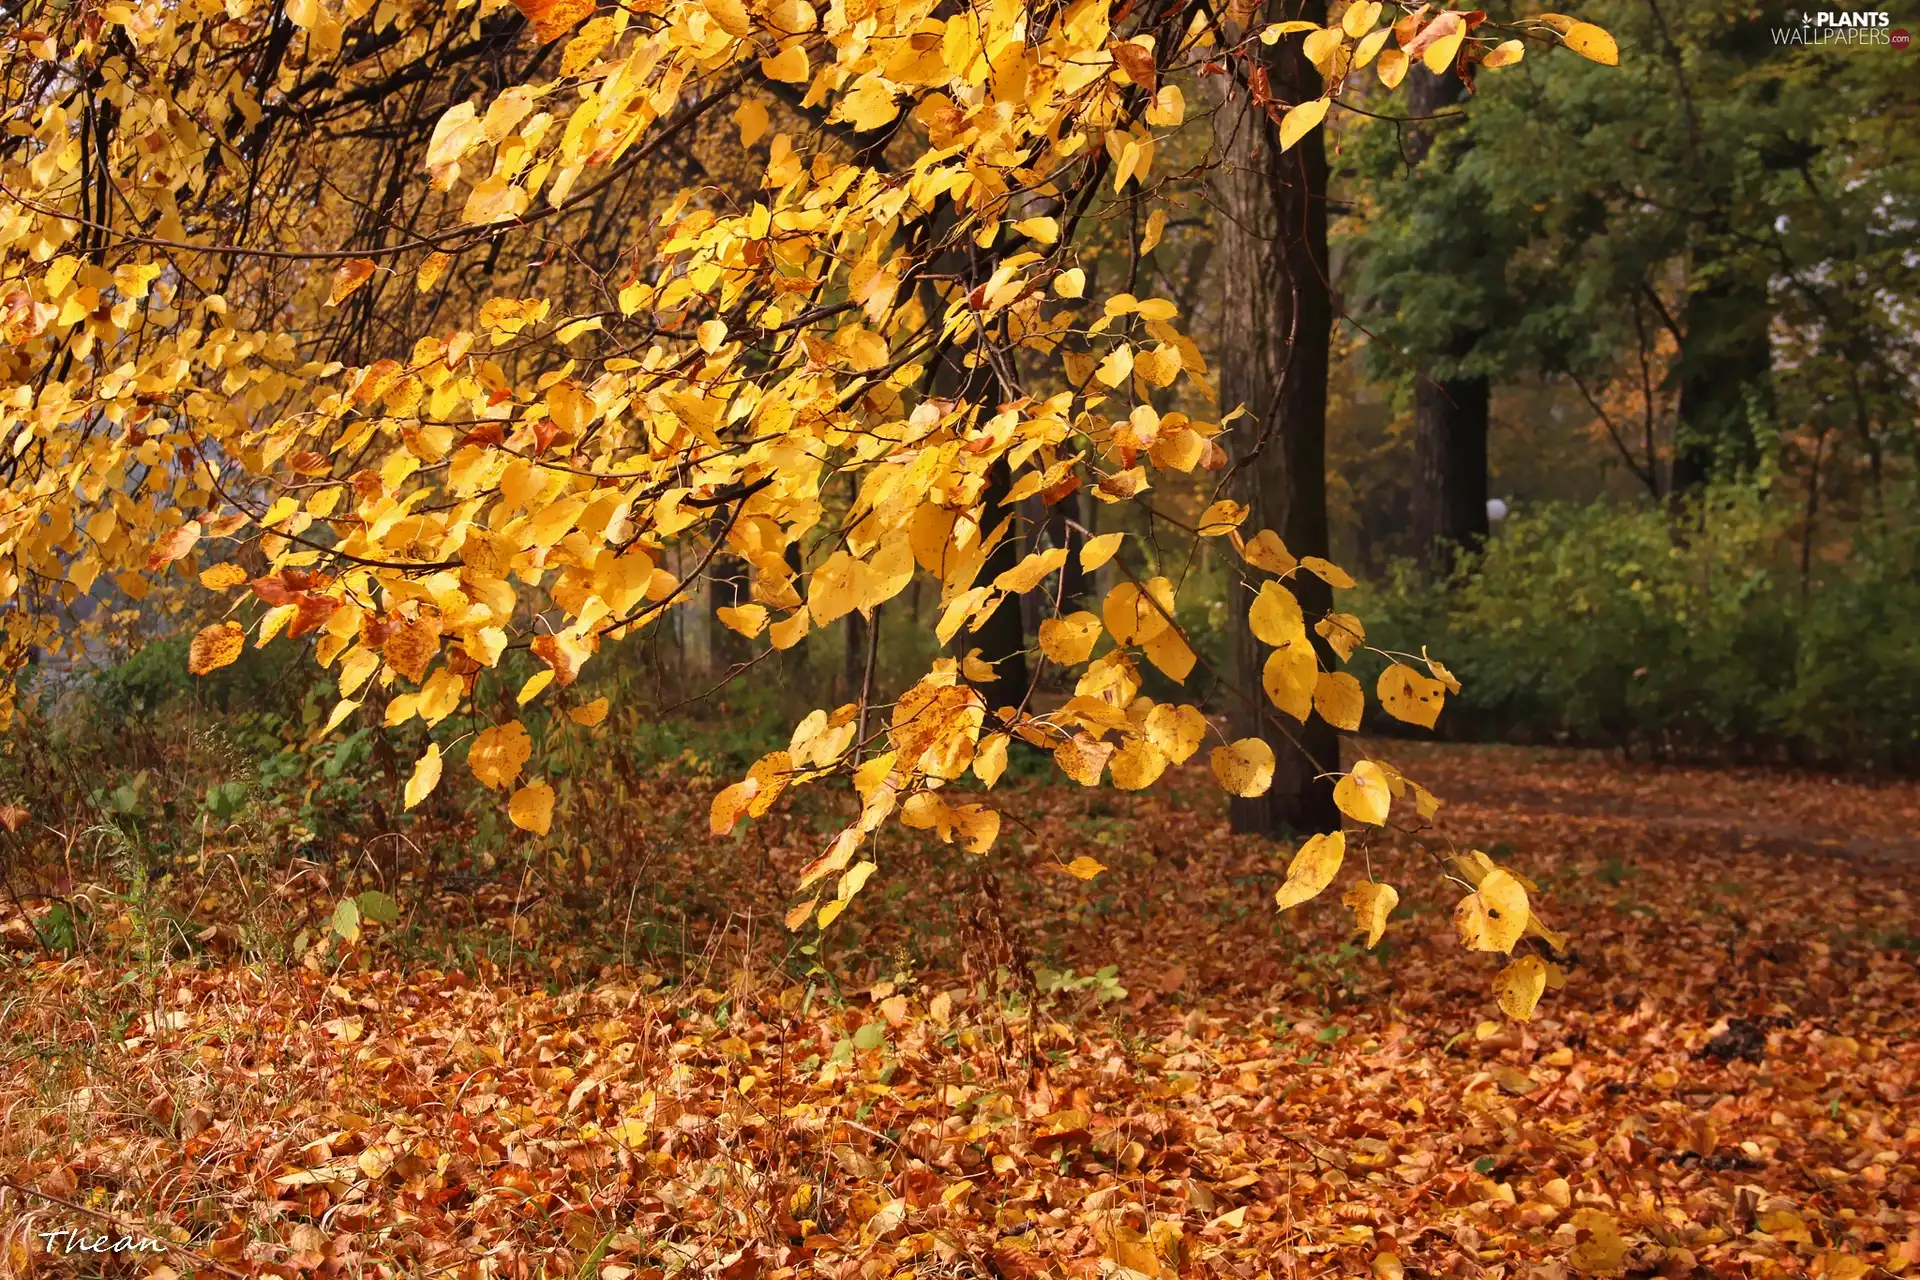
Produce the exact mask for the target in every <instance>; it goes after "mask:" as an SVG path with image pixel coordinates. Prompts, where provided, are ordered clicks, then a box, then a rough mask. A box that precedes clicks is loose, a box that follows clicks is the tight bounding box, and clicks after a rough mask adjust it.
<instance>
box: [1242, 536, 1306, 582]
mask: <svg viewBox="0 0 1920 1280" xmlns="http://www.w3.org/2000/svg"><path fill="white" fill-rule="evenodd" d="M1240 555H1241V557H1242V558H1244V559H1245V560H1246V562H1247V563H1248V564H1250V565H1252V566H1253V567H1254V568H1256V569H1265V570H1266V571H1267V572H1268V573H1271V574H1277V575H1279V576H1280V577H1285V576H1286V575H1287V574H1289V573H1292V572H1293V571H1294V569H1295V568H1297V567H1298V566H1299V564H1300V562H1299V561H1298V560H1295V559H1294V558H1293V554H1292V553H1291V552H1290V551H1288V550H1287V544H1286V543H1284V542H1282V541H1280V535H1279V534H1277V533H1275V532H1274V531H1273V530H1271V529H1262V530H1261V531H1260V532H1258V533H1256V534H1254V535H1253V536H1252V537H1251V538H1249V539H1247V542H1246V545H1245V546H1243V547H1241V548H1240Z"/></svg>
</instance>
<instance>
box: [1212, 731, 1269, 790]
mask: <svg viewBox="0 0 1920 1280" xmlns="http://www.w3.org/2000/svg"><path fill="white" fill-rule="evenodd" d="M1211 761H1212V764H1213V776H1214V777H1216V778H1218V779H1220V785H1221V786H1223V787H1225V788H1226V789H1227V790H1228V791H1229V792H1231V793H1232V794H1234V795H1236V796H1244V797H1252V796H1263V795H1265V794H1266V793H1267V788H1269V787H1271V786H1272V785H1273V748H1272V747H1270V746H1268V745H1267V744H1266V742H1265V741H1264V740H1263V739H1260V738H1242V739H1240V740H1239V741H1238V742H1235V743H1231V744H1229V745H1227V746H1224V747H1215V748H1214V749H1213V755H1212V756H1211Z"/></svg>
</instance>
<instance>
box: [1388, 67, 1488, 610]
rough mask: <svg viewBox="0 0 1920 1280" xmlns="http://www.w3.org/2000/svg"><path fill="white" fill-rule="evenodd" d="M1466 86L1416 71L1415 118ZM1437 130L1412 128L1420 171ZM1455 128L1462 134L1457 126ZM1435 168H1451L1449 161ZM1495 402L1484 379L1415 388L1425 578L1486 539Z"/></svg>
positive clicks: (1412, 76) (1462, 340) (1466, 347)
mask: <svg viewBox="0 0 1920 1280" xmlns="http://www.w3.org/2000/svg"><path fill="white" fill-rule="evenodd" d="M1466 96H1467V86H1466V83H1465V82H1464V81H1462V80H1461V79H1460V77H1459V76H1458V75H1457V74H1455V72H1454V71H1453V70H1452V69H1451V68H1449V69H1448V71H1447V72H1446V74H1444V75H1437V76H1436V75H1434V74H1433V73H1432V72H1430V71H1428V70H1427V69H1426V68H1425V67H1424V66H1420V65H1417V64H1416V65H1415V66H1414V67H1412V68H1411V69H1410V70H1409V71H1408V72H1407V99H1408V105H1409V108H1410V114H1412V115H1413V116H1415V117H1420V116H1431V115H1435V114H1437V113H1439V112H1442V111H1445V110H1446V109H1447V108H1448V107H1451V106H1453V105H1455V104H1456V103H1459V102H1461V101H1464V100H1465V98H1466ZM1441 127H1444V126H1443V125H1442V124H1441V123H1440V122H1427V123H1424V124H1415V125H1414V126H1413V127H1412V128H1411V129H1410V130H1409V131H1408V136H1407V151H1408V152H1409V154H1411V155H1412V157H1413V159H1414V160H1415V161H1416V162H1418V163H1421V164H1425V163H1426V162H1427V157H1428V155H1429V153H1430V152H1431V151H1432V148H1433V143H1434V138H1435V135H1436V133H1437V131H1438V129H1439V128H1441ZM1454 127H1458V125H1457V123H1456V124H1455V126H1454ZM1436 163H1452V161H1451V160H1450V159H1448V158H1446V157H1445V156H1444V155H1443V157H1442V159H1441V160H1439V161H1436ZM1477 339H1478V335H1477V334H1475V333H1473V332H1472V331H1470V330H1466V329H1459V330H1455V331H1454V332H1453V333H1452V334H1450V335H1448V338H1447V342H1446V348H1445V350H1444V351H1442V352H1440V353H1437V354H1439V355H1441V356H1442V357H1443V358H1444V359H1445V360H1446V361H1449V362H1451V361H1458V360H1459V359H1461V358H1462V357H1464V356H1465V355H1467V354H1468V353H1469V352H1471V351H1472V350H1473V347H1474V343H1475V342H1476V341H1477ZM1491 399H1492V394H1491V388H1490V387H1489V386H1488V383H1487V379H1486V378H1484V377H1469V378H1460V377H1450V376H1447V370H1445V369H1441V368H1437V367H1436V366H1435V364H1434V363H1433V362H1428V363H1427V364H1426V365H1425V367H1423V368H1422V369H1421V370H1420V373H1419V375H1418V377H1417V379H1416V380H1415V382H1414V388H1413V451H1414V478H1413V510H1412V516H1413V542H1414V554H1415V555H1416V556H1418V557H1419V560H1420V564H1421V566H1422V567H1423V568H1424V569H1426V570H1427V572H1429V573H1432V574H1436V575H1444V574H1445V573H1446V572H1447V571H1448V570H1450V569H1451V568H1452V567H1453V560H1454V556H1455V555H1456V554H1457V553H1458V552H1460V551H1462V550H1471V549H1473V548H1475V547H1478V546H1479V545H1480V544H1481V543H1482V542H1484V541H1485V540H1486V537H1487V415H1488V408H1489V404H1490V401H1491Z"/></svg>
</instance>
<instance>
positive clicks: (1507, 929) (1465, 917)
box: [1453, 867, 1528, 954]
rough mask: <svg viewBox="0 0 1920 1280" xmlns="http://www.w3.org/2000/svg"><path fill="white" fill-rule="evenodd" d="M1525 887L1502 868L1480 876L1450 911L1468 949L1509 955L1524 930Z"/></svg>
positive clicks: (1525, 925) (1455, 926) (1496, 868)
mask: <svg viewBox="0 0 1920 1280" xmlns="http://www.w3.org/2000/svg"><path fill="white" fill-rule="evenodd" d="M1527 918H1528V907H1527V889H1526V886H1525V885H1523V884H1521V883H1520V881H1519V880H1518V879H1516V878H1515V877H1514V876H1513V875H1512V874H1511V873H1510V872H1508V871H1507V870H1505V869H1504V868H1502V867H1495V868H1494V869H1493V870H1491V871H1489V872H1487V874H1486V875H1485V876H1483V877H1481V880H1480V887H1479V888H1478V889H1475V890H1474V891H1473V892H1472V893H1470V894H1468V895H1467V896H1466V897H1464V898H1462V899H1460V904H1459V905H1458V906H1457V907H1455V908H1454V910H1453V924H1454V928H1456V929H1458V930H1459V931H1460V940H1461V941H1462V942H1464V943H1465V944H1466V945H1467V947H1468V949H1469V950H1473V951H1499V952H1502V953H1506V954H1511V953H1512V951H1513V946H1514V944H1515V943H1516V942H1518V941H1520V938H1521V935H1522V934H1524V933H1525V932H1526V930H1527Z"/></svg>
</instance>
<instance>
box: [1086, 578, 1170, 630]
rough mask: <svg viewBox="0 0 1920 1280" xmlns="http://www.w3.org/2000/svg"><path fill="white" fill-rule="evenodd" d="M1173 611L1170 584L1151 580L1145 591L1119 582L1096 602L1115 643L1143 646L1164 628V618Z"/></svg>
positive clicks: (1163, 580)
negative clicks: (1103, 597)
mask: <svg viewBox="0 0 1920 1280" xmlns="http://www.w3.org/2000/svg"><path fill="white" fill-rule="evenodd" d="M1172 612H1173V584H1172V583H1170V582H1168V581H1167V580H1166V579H1165V578H1154V579H1152V580H1151V581H1149V582H1148V583H1147V589H1146V590H1145V591H1142V590H1140V588H1139V587H1137V586H1135V585H1134V584H1133V583H1131V582H1122V583H1119V584H1118V585H1116V586H1115V587H1114V589H1113V590H1111V591H1109V592H1108V593H1107V598H1106V599H1105V600H1103V601H1101V603H1100V616H1101V618H1102V619H1103V620H1104V621H1105V623H1106V625H1107V632H1108V634H1109V635H1111V636H1112V637H1113V638H1114V640H1115V642H1116V643H1119V644H1136V643H1140V644H1144V643H1145V642H1146V641H1148V640H1150V639H1152V638H1153V637H1154V636H1157V635H1159V634H1160V633H1161V632H1162V631H1164V630H1166V629H1167V615H1168V614H1170V613H1172Z"/></svg>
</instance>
